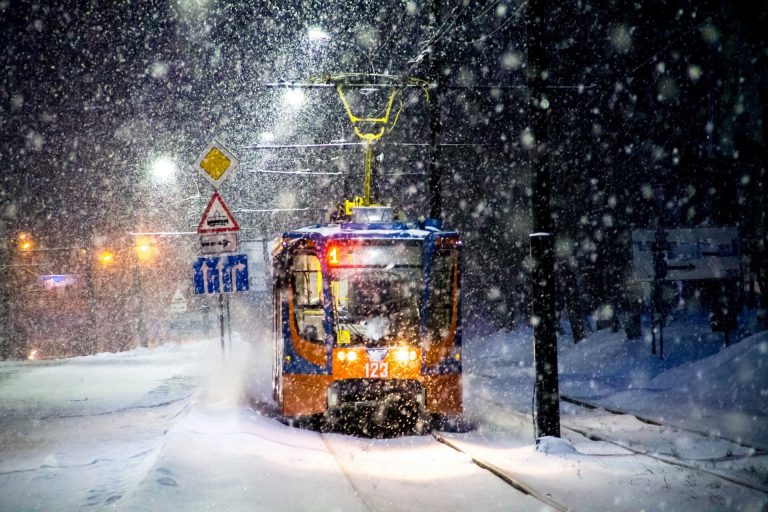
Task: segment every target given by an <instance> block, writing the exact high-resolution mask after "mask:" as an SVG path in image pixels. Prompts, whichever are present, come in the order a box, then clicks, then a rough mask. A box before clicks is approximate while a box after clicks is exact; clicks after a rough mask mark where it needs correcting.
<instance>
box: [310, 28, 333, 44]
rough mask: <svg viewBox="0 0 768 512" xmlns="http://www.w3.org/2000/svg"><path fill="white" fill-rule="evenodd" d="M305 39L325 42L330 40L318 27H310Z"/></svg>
mask: <svg viewBox="0 0 768 512" xmlns="http://www.w3.org/2000/svg"><path fill="white" fill-rule="evenodd" d="M307 37H308V38H309V40H310V41H313V42H314V41H325V40H327V39H330V38H331V36H329V35H328V34H327V33H326V32H325V31H324V30H323V29H321V28H320V27H310V28H309V30H308V31H307Z"/></svg>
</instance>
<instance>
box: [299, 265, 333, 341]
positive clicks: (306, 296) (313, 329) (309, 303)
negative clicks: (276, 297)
mask: <svg viewBox="0 0 768 512" xmlns="http://www.w3.org/2000/svg"><path fill="white" fill-rule="evenodd" d="M291 283H292V285H293V298H294V299H293V300H294V315H295V320H296V324H297V326H298V328H299V332H300V333H301V335H302V336H303V337H304V338H307V339H308V340H310V341H315V342H323V341H325V337H326V332H325V327H323V318H324V315H323V278H322V274H321V272H320V259H319V258H318V257H317V256H315V255H314V254H297V255H296V256H295V257H294V260H293V266H292V268H291Z"/></svg>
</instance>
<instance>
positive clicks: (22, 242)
mask: <svg viewBox="0 0 768 512" xmlns="http://www.w3.org/2000/svg"><path fill="white" fill-rule="evenodd" d="M16 239H17V243H18V247H19V250H20V251H22V252H29V251H31V250H32V249H33V248H34V247H35V244H34V243H33V241H32V235H30V234H29V233H19V235H18V236H17V237H16Z"/></svg>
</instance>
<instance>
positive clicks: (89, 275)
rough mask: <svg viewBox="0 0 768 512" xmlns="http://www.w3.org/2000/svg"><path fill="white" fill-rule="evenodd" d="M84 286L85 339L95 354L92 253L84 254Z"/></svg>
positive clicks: (94, 292) (94, 299) (88, 250)
mask: <svg viewBox="0 0 768 512" xmlns="http://www.w3.org/2000/svg"><path fill="white" fill-rule="evenodd" d="M85 257H86V263H85V284H86V287H87V289H88V336H87V337H86V339H87V342H88V345H89V349H90V352H91V354H95V353H96V344H97V340H96V290H95V287H94V284H93V261H92V259H93V252H92V251H91V249H86V253H85Z"/></svg>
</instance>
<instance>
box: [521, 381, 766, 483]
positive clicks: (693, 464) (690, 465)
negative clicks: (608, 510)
mask: <svg viewBox="0 0 768 512" xmlns="http://www.w3.org/2000/svg"><path fill="white" fill-rule="evenodd" d="M560 399H561V400H563V401H565V402H567V403H570V404H572V405H576V406H579V407H582V408H585V409H589V410H596V409H597V410H601V411H605V412H607V413H609V414H612V415H628V416H632V417H634V418H636V419H637V420H638V421H641V422H643V423H647V424H649V425H653V426H657V427H660V428H669V429H678V430H682V431H685V432H688V433H691V434H696V435H700V436H704V437H707V438H710V439H714V440H719V441H725V442H729V443H733V444H735V445H738V446H741V447H743V448H746V449H748V450H750V453H748V454H747V455H744V456H739V457H730V458H720V459H687V458H683V457H676V456H674V455H664V454H660V453H654V452H652V451H650V450H640V449H638V448H635V447H634V446H631V445H630V444H629V443H623V442H621V441H616V440H615V439H612V438H610V437H609V436H607V435H601V434H600V433H599V432H595V431H594V430H593V429H587V428H582V427H578V426H574V425H572V424H570V422H566V423H562V422H561V426H562V427H563V428H566V429H568V430H570V431H572V432H575V433H577V434H579V435H582V436H584V437H586V438H587V439H590V440H593V441H601V442H604V443H608V444H612V445H614V446H617V447H619V448H622V449H624V450H627V451H630V452H632V453H635V454H637V455H642V456H644V457H649V458H652V459H655V460H658V461H660V462H663V463H665V464H670V465H673V466H678V467H682V468H686V469H692V470H695V471H701V472H704V473H707V474H710V475H712V476H715V477H717V478H720V479H722V480H725V481H727V482H730V483H732V484H735V485H740V486H742V487H746V488H748V489H752V490H754V491H758V492H762V493H765V494H768V487H766V486H764V485H759V484H755V483H752V482H748V481H745V480H742V479H740V478H737V477H734V476H731V475H726V474H723V473H721V472H718V471H714V470H712V469H709V468H706V467H704V466H703V464H702V463H704V462H719V461H722V460H738V459H748V458H751V457H755V456H765V455H768V450H765V449H764V448H762V447H760V446H757V445H755V444H753V443H748V442H743V441H737V440H734V439H731V438H729V437H726V436H719V435H716V434H712V433H709V432H704V431H700V430H696V429H690V428H684V427H680V426H679V425H673V424H669V423H665V422H662V421H660V420H656V419H653V418H646V417H643V416H639V415H637V414H634V413H631V412H625V411H622V410H619V409H615V408H605V407H601V406H599V405H597V404H592V403H589V402H586V401H584V400H580V399H576V398H573V397H569V396H567V395H561V396H560ZM516 412H518V413H519V411H516ZM526 416H527V415H526ZM529 417H530V416H529Z"/></svg>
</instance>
